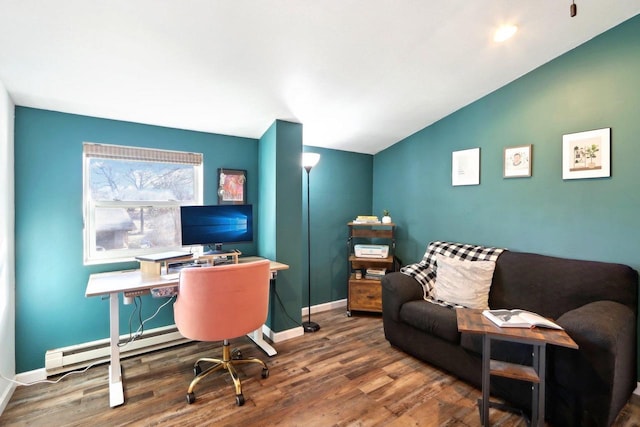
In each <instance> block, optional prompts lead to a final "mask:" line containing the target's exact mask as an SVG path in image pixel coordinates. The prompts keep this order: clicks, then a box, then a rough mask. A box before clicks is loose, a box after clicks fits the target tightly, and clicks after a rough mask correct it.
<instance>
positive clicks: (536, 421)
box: [456, 308, 578, 427]
mask: <svg viewBox="0 0 640 427" xmlns="http://www.w3.org/2000/svg"><path fill="white" fill-rule="evenodd" d="M456 316H457V319H458V331H460V332H467V333H470V334H482V336H483V337H482V399H481V401H479V402H478V408H479V410H480V421H481V422H482V425H483V426H485V427H488V426H489V407H490V406H498V407H501V408H504V407H503V406H501V405H497V404H493V403H492V402H490V398H489V385H490V379H491V375H495V376H500V377H506V378H512V379H517V380H522V381H529V382H531V383H532V384H533V396H532V398H531V425H532V426H544V396H545V375H546V351H545V350H546V345H547V344H553V345H559V346H562V347H569V348H576V349H577V348H578V345H577V344H576V343H575V342H574V341H573V340H572V339H571V337H570V336H569V335H568V334H567V333H566V332H565V331H563V330H556V329H547V328H533V329H530V328H500V327H498V326H497V325H496V324H494V323H493V322H491V321H490V320H489V319H487V318H486V317H484V316H483V315H482V310H474V309H467V308H458V309H456ZM491 340H501V341H511V342H520V343H524V344H531V345H533V363H532V365H531V366H524V365H519V364H515V363H509V362H504V361H500V360H492V359H491Z"/></svg>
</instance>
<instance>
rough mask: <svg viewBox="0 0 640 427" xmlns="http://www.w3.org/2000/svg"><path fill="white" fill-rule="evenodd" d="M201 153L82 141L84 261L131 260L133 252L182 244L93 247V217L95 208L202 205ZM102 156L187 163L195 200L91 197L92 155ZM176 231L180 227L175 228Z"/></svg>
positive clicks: (169, 247)
mask: <svg viewBox="0 0 640 427" xmlns="http://www.w3.org/2000/svg"><path fill="white" fill-rule="evenodd" d="M203 157H204V156H203V154H202V153H190V152H184V151H172V150H163V149H153V148H142V147H130V146H120V145H111V144H97V143H92V142H84V143H83V151H82V187H83V189H82V204H83V232H82V233H83V260H84V265H97V264H108V263H116V262H126V261H134V260H135V257H136V256H140V255H145V254H149V253H157V252H162V251H170V250H181V249H182V246H180V245H178V246H166V247H152V248H135V249H129V248H124V249H111V250H109V251H104V252H103V251H98V250H96V235H97V232H96V226H97V224H96V220H95V212H96V209H97V208H111V207H119V208H125V209H126V208H144V207H158V208H176V209H179V207H180V206H182V205H193V204H196V205H202V203H203V192H204V191H203V190H204V185H203V181H204V171H203ZM96 158H103V159H110V160H123V161H138V162H151V163H153V162H155V163H176V164H189V165H191V166H193V167H194V183H193V198H194V200H188V201H180V200H166V201H163V200H156V201H145V200H139V201H138V200H134V201H116V200H93V198H92V196H91V194H92V193H91V182H90V179H91V170H90V165H91V159H96ZM178 231H179V230H178Z"/></svg>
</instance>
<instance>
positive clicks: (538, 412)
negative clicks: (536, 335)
mask: <svg viewBox="0 0 640 427" xmlns="http://www.w3.org/2000/svg"><path fill="white" fill-rule="evenodd" d="M533 367H534V369H535V370H536V372H537V373H538V377H539V378H540V382H539V383H534V384H533V400H532V403H531V425H532V426H544V411H545V407H544V406H545V401H544V400H545V376H546V351H545V344H544V343H543V344H540V345H534V346H533Z"/></svg>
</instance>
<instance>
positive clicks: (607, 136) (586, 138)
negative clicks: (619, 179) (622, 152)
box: [562, 128, 611, 179]
mask: <svg viewBox="0 0 640 427" xmlns="http://www.w3.org/2000/svg"><path fill="white" fill-rule="evenodd" d="M609 176H611V128H603V129H596V130H590V131H586V132H578V133H570V134H567V135H563V136H562V179H582V178H605V177H609Z"/></svg>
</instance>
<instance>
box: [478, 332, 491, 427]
mask: <svg viewBox="0 0 640 427" xmlns="http://www.w3.org/2000/svg"><path fill="white" fill-rule="evenodd" d="M490 361H491V338H489V335H487V334H484V336H483V337H482V406H480V422H481V424H482V425H483V426H484V427H488V426H489V398H490V396H489V387H490V382H489V381H490V375H491V371H490Z"/></svg>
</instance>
